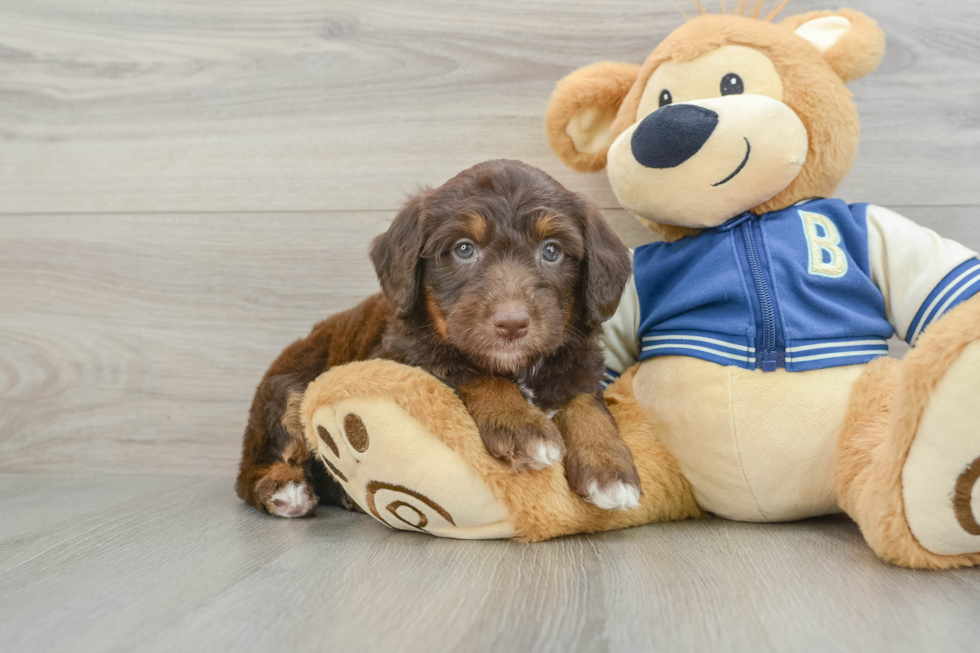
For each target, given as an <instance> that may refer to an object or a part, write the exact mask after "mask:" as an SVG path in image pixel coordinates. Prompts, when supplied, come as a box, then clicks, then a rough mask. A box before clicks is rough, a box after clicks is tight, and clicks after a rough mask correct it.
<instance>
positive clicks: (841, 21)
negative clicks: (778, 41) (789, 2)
mask: <svg viewBox="0 0 980 653" xmlns="http://www.w3.org/2000/svg"><path fill="white" fill-rule="evenodd" d="M780 25H782V26H783V27H787V28H789V29H791V30H793V32H794V33H796V35H797V36H799V37H801V38H803V39H806V40H807V41H809V42H810V43H811V44H813V45H814V46H815V47H816V48H817V49H818V50H820V54H822V55H823V58H824V59H825V60H826V61H827V63H829V64H830V67H831V68H833V69H834V72H836V73H837V74H838V75H840V77H841V79H843V80H844V82H845V83H846V82H850V81H852V80H855V79H859V78H861V77H864V76H865V75H867V74H868V73H870V72H872V71H873V70H874V69H875V68H877V67H878V64H879V63H881V58H882V57H883V56H884V55H885V33H884V32H883V31H882V29H881V28H880V27H878V23H876V22H875V21H874V20H873V19H871V18H869V17H868V16H866V15H864V14H862V13H861V12H860V11H854V10H853V9H841V10H840V11H811V12H809V13H806V14H800V15H797V16H790V17H789V18H787V19H786V20H784V21H782V22H781V23H780Z"/></svg>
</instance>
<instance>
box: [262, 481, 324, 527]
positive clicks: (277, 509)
mask: <svg viewBox="0 0 980 653" xmlns="http://www.w3.org/2000/svg"><path fill="white" fill-rule="evenodd" d="M269 503H271V504H272V512H273V513H274V514H276V515H279V516H280V517H287V518H289V517H303V516H304V515H308V514H309V513H310V512H311V511H312V510H313V500H312V499H311V498H310V495H309V493H308V492H307V491H306V486H304V485H302V484H300V483H295V482H293V481H290V482H289V483H287V484H286V485H285V486H284V487H283V488H282V489H280V490H279V491H278V492H276V493H275V494H273V495H272V499H271V500H270V501H269Z"/></svg>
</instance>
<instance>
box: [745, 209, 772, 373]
mask: <svg viewBox="0 0 980 653" xmlns="http://www.w3.org/2000/svg"><path fill="white" fill-rule="evenodd" d="M754 222H755V220H746V221H745V222H743V223H742V225H741V229H742V239H743V240H744V241H745V253H746V257H747V258H748V260H749V271H750V272H751V273H752V280H753V281H754V282H755V291H756V296H757V297H758V300H759V307H760V308H761V309H762V310H761V313H762V343H761V344H762V352H761V354H762V361H761V368H762V371H763V372H775V371H776V368H777V367H778V366H779V363H778V359H777V352H776V306H775V302H774V300H773V296H772V292H771V291H770V290H769V284H768V283H767V282H766V275H765V274H764V273H763V271H762V260H761V259H760V258H759V251H758V249H756V244H755V236H754V235H753V234H752V225H753V223H754ZM758 349H759V348H758V347H756V356H758V355H759V354H760V352H759V351H758ZM757 364H758V363H757Z"/></svg>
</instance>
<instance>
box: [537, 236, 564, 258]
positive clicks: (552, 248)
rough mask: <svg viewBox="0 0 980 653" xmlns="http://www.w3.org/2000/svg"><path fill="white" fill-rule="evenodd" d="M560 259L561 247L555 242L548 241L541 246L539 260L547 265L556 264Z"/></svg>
mask: <svg viewBox="0 0 980 653" xmlns="http://www.w3.org/2000/svg"><path fill="white" fill-rule="evenodd" d="M561 257H562V252H561V247H559V245H558V243H556V242H555V241H553V240H549V241H548V242H546V243H545V244H544V245H542V246H541V258H542V259H544V260H545V261H547V262H548V263H557V262H558V261H560V260H561Z"/></svg>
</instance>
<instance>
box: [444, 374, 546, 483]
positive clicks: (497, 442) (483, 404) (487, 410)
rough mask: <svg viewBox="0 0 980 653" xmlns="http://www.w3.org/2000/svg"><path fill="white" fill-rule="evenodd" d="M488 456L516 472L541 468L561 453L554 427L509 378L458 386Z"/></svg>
mask: <svg viewBox="0 0 980 653" xmlns="http://www.w3.org/2000/svg"><path fill="white" fill-rule="evenodd" d="M459 395H460V397H461V398H462V400H463V403H464V404H466V409H467V410H468V411H469V412H470V415H472V416H473V419H474V420H475V421H476V424H477V426H479V427H480V435H481V436H482V437H483V444H484V445H486V447H487V451H489V452H490V455H492V456H494V457H496V458H500V459H501V460H504V461H506V462H509V463H510V464H511V465H512V466H513V468H514V469H515V470H516V471H523V470H525V469H543V468H545V467H548V466H550V465H553V464H555V463H556V462H559V461H560V460H561V458H562V455H563V454H564V452H565V447H564V444H563V441H562V437H561V433H560V432H559V431H558V427H556V426H555V424H554V423H553V422H552V421H551V420H550V419H548V416H547V415H545V414H544V412H543V411H542V410H541V409H540V408H537V407H535V406H532V405H531V404H529V403H528V402H527V400H525V399H524V396H523V395H522V394H521V391H520V388H518V387H517V385H516V384H515V383H514V382H513V381H508V380H506V379H497V378H491V377H481V378H478V379H476V380H474V381H471V382H469V383H466V384H464V385H462V386H460V387H459Z"/></svg>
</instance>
